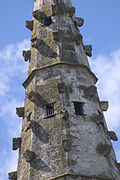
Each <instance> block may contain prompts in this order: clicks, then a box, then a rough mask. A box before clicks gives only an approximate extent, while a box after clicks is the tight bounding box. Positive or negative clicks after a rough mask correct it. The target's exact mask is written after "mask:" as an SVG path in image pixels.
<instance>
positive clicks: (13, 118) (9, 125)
mask: <svg viewBox="0 0 120 180" xmlns="http://www.w3.org/2000/svg"><path fill="white" fill-rule="evenodd" d="M29 46H30V41H29V40H24V41H23V42H21V43H18V44H12V45H8V46H6V47H5V48H4V49H3V50H2V51H0V67H1V71H0V119H1V123H0V125H1V129H2V128H4V129H5V136H2V138H1V141H0V147H2V148H0V153H1V160H0V180H6V179H8V175H7V174H8V172H10V171H14V170H16V168H17V161H18V152H15V151H12V138H13V137H19V136H20V130H21V119H20V118H18V117H17V115H16V107H19V106H23V99H24V91H23V89H22V86H21V84H22V82H21V81H24V80H25V78H26V75H27V69H28V63H25V62H24V60H23V57H22V51H23V50H24V49H29ZM16 81H17V83H20V87H19V88H18V87H17V86H15V82H16ZM17 93H18V94H19V96H18V94H17ZM21 93H22V95H23V99H21Z"/></svg>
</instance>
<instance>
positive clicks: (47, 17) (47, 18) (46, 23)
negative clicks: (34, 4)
mask: <svg viewBox="0 0 120 180" xmlns="http://www.w3.org/2000/svg"><path fill="white" fill-rule="evenodd" d="M50 24H52V19H51V17H50V16H46V17H45V18H44V25H46V26H49V25H50Z"/></svg>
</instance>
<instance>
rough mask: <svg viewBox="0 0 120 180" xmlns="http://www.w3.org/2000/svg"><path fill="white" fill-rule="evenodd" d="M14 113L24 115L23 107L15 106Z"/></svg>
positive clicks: (19, 115)
mask: <svg viewBox="0 0 120 180" xmlns="http://www.w3.org/2000/svg"><path fill="white" fill-rule="evenodd" d="M16 114H17V115H18V117H24V107H19V108H18V107H17V108H16Z"/></svg>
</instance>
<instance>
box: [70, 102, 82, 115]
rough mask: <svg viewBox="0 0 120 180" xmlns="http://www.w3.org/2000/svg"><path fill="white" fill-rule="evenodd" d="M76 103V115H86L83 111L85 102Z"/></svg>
mask: <svg viewBox="0 0 120 180" xmlns="http://www.w3.org/2000/svg"><path fill="white" fill-rule="evenodd" d="M73 103H74V109H75V114H77V115H81V116H82V115H84V111H83V104H84V103H83V102H73Z"/></svg>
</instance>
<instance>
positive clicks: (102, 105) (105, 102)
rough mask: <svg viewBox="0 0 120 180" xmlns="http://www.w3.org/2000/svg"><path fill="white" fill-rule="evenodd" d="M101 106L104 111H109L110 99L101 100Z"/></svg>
mask: <svg viewBox="0 0 120 180" xmlns="http://www.w3.org/2000/svg"><path fill="white" fill-rule="evenodd" d="M100 107H101V110H102V111H107V110H108V107H109V104H108V101H101V102H100Z"/></svg>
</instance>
